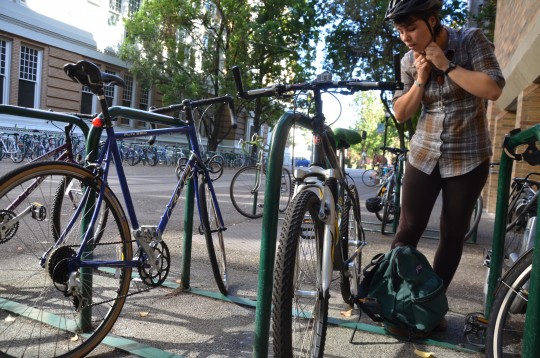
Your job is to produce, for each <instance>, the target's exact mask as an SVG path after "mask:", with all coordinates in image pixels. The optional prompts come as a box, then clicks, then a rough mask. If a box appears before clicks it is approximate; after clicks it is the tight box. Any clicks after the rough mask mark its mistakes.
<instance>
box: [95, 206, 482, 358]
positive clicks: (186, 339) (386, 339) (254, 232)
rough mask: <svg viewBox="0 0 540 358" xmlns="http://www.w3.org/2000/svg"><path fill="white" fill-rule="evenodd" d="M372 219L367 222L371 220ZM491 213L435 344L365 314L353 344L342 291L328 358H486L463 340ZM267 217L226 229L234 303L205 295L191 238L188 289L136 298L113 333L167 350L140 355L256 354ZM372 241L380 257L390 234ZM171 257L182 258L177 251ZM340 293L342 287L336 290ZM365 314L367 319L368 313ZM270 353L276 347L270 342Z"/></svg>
mask: <svg viewBox="0 0 540 358" xmlns="http://www.w3.org/2000/svg"><path fill="white" fill-rule="evenodd" d="M370 219H374V220H376V219H375V218H374V217H373V218H370V217H367V218H366V220H370ZM492 227H493V216H492V215H486V214H485V215H484V218H483V219H482V222H481V225H480V230H479V235H478V243H477V244H467V245H466V246H465V250H464V254H463V259H462V262H461V265H460V267H459V270H458V272H457V274H456V277H455V279H454V281H453V283H452V285H451V287H450V288H449V290H448V299H449V305H450V312H449V313H448V315H447V319H448V322H449V328H448V330H447V331H446V332H443V333H439V334H437V335H434V336H433V337H432V339H431V340H428V341H426V342H421V343H411V342H404V341H401V340H398V339H396V338H394V337H391V336H388V335H384V334H379V333H382V332H383V330H382V329H381V328H380V327H378V326H375V325H374V324H373V323H372V322H371V321H369V319H367V318H365V317H363V318H362V321H361V322H362V323H364V324H365V326H364V327H365V328H366V329H367V331H364V330H359V331H357V332H356V334H355V337H354V341H353V343H349V340H350V338H351V335H352V332H353V330H352V329H351V328H348V327H346V325H349V326H352V325H353V324H354V323H356V321H357V318H358V316H357V315H355V316H353V317H344V316H343V315H342V314H341V313H342V312H343V311H345V310H346V309H347V307H346V306H345V305H344V304H343V303H342V302H341V300H340V299H339V293H338V292H339V291H336V292H335V294H334V295H333V297H336V298H333V299H332V300H331V304H330V316H331V317H332V322H333V323H336V322H340V323H345V326H344V325H342V326H336V325H334V324H332V325H330V326H329V328H328V337H327V343H326V350H325V357H372V356H381V357H400V358H405V357H417V355H416V354H415V353H414V350H415V348H418V349H420V350H422V351H426V352H432V353H433V356H435V357H463V356H467V357H481V356H483V355H482V354H480V353H477V352H475V351H474V350H468V349H469V348H474V347H471V346H470V345H468V344H467V341H466V340H465V338H464V337H463V328H464V321H465V316H466V315H467V314H468V313H471V312H480V311H482V302H483V300H482V287H483V283H484V275H485V268H484V267H483V266H482V262H483V255H484V248H485V247H486V246H487V245H486V244H487V243H489V241H490V239H491V231H492ZM261 230H262V219H259V220H245V221H242V222H240V223H237V224H234V225H232V226H230V227H229V229H228V230H227V232H226V234H227V243H228V246H229V247H232V248H233V249H232V250H229V251H228V255H229V256H228V260H229V263H230V270H231V272H230V278H231V294H232V295H233V296H234V297H233V300H234V301H236V302H227V301H224V300H222V299H216V298H212V297H208V296H215V297H219V296H220V295H219V294H215V292H216V289H215V284H214V282H213V280H212V277H211V274H210V273H209V271H208V266H207V264H206V263H205V260H206V252H205V248H204V244H203V243H202V240H201V238H198V237H196V236H195V237H194V240H193V242H194V252H193V258H192V263H193V266H192V274H191V287H192V291H191V292H189V291H188V292H182V291H180V290H179V289H174V288H159V289H156V290H153V291H151V292H150V293H145V294H141V295H136V296H134V297H131V298H130V299H129V300H128V301H127V304H126V307H125V309H124V311H123V313H122V316H121V319H120V320H119V321H118V322H117V323H116V325H115V327H114V329H113V333H114V334H115V335H121V336H123V337H125V338H128V339H131V340H133V341H135V342H137V343H143V344H145V345H147V346H149V347H154V348H158V349H160V350H162V351H153V352H152V353H151V354H150V353H149V352H150V351H147V350H142V351H139V352H138V353H139V354H140V355H141V356H145V354H147V353H148V354H150V355H146V356H153V357H159V356H167V354H171V355H178V356H183V357H233V356H234V357H251V356H252V354H253V341H254V338H253V337H254V330H255V308H254V305H255V300H256V294H257V273H258V262H259V258H258V256H259V253H258V250H259V243H260V239H259V238H260V235H261ZM367 237H368V240H369V242H370V246H369V249H368V250H367V253H366V256H365V257H366V258H367V259H369V258H370V257H371V256H372V255H374V254H375V253H377V252H384V251H386V250H388V247H389V245H390V242H391V235H386V236H382V235H381V234H379V233H375V232H367ZM436 245H437V241H436V240H433V239H424V240H422V241H421V244H420V246H419V248H420V249H421V251H422V252H424V253H425V254H426V256H428V258H430V259H432V258H433V254H434V250H435V248H436ZM172 256H173V257H179V255H178V256H177V255H175V254H174V253H173V254H172ZM178 266H179V265H176V267H173V272H172V273H171V276H172V277H171V280H172V281H171V286H173V287H174V286H175V285H177V284H178V283H179V282H178V281H176V280H177V279H178V278H179V275H180V273H179V270H178ZM334 289H335V290H337V289H338V287H337V284H336V287H335V288H334ZM364 316H365V315H364ZM269 349H270V355H271V343H270V345H269ZM120 354H122V355H124V354H125V355H126V356H137V355H136V354H134V353H131V354H129V353H120V352H119V351H112V352H111V351H109V352H108V353H107V348H106V347H100V349H98V350H97V351H96V352H94V353H93V354H92V355H95V356H99V357H113V356H114V357H116V356H118V355H120Z"/></svg>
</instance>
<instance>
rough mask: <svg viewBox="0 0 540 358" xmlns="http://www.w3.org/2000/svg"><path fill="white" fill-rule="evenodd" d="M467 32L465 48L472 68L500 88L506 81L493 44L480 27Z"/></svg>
mask: <svg viewBox="0 0 540 358" xmlns="http://www.w3.org/2000/svg"><path fill="white" fill-rule="evenodd" d="M469 34H470V36H468V38H467V39H466V40H465V48H467V49H468V50H469V58H471V63H472V67H473V68H472V69H473V70H474V71H479V72H483V73H485V74H487V75H488V76H490V77H491V78H492V79H493V80H494V81H495V82H496V83H497V85H498V86H499V87H500V88H504V85H505V84H506V81H505V79H504V77H503V74H502V72H501V68H500V67H499V62H498V61H497V58H496V57H495V52H494V48H495V46H494V45H493V43H492V42H490V41H489V40H488V39H487V38H486V36H485V35H484V33H483V31H482V30H480V29H475V30H474V31H470V33H469Z"/></svg>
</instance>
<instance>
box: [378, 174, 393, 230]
mask: <svg viewBox="0 0 540 358" xmlns="http://www.w3.org/2000/svg"><path fill="white" fill-rule="evenodd" d="M395 196H396V192H395V191H394V183H393V182H391V183H390V185H388V190H387V191H386V193H385V194H384V197H383V214H382V218H381V234H385V233H386V225H390V224H392V223H393V222H394V213H395V206H396V205H395V199H396V198H395Z"/></svg>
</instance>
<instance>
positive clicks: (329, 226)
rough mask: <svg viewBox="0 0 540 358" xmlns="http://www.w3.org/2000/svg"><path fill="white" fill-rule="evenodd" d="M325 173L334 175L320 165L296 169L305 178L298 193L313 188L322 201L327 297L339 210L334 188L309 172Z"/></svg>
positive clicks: (323, 283)
mask: <svg viewBox="0 0 540 358" xmlns="http://www.w3.org/2000/svg"><path fill="white" fill-rule="evenodd" d="M313 173H315V174H324V175H325V177H326V178H328V177H332V173H330V174H328V171H326V170H325V169H322V168H318V167H311V168H305V169H304V168H302V169H300V170H298V169H297V170H296V171H295V176H296V178H299V179H303V184H301V185H300V186H298V188H297V190H296V191H295V192H296V193H298V192H300V191H301V190H312V191H313V192H314V193H316V194H317V195H318V196H319V198H320V201H321V206H320V208H319V213H318V218H319V220H321V221H322V222H323V223H324V236H323V240H322V247H321V248H320V249H319V250H318V252H321V262H320V265H321V266H320V267H321V271H320V278H319V279H320V283H321V291H322V292H321V294H322V296H323V297H324V298H325V299H327V298H329V295H330V283H331V282H332V274H333V270H334V265H333V249H334V247H335V245H334V243H335V240H337V239H338V231H339V230H338V228H337V212H336V205H335V201H334V195H333V194H332V189H331V188H330V187H329V186H328V185H326V183H324V182H322V181H321V180H320V179H318V178H316V177H314V176H309V174H313Z"/></svg>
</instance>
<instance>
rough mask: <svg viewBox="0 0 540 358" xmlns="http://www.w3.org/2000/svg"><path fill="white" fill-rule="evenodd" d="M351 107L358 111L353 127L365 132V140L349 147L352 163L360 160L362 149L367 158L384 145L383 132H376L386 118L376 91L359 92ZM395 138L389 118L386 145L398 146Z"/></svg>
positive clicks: (396, 135)
mask: <svg viewBox="0 0 540 358" xmlns="http://www.w3.org/2000/svg"><path fill="white" fill-rule="evenodd" d="M353 107H354V109H355V112H356V113H358V117H357V119H356V121H355V124H354V128H355V129H357V130H358V132H361V131H366V132H367V137H366V140H365V142H363V143H361V144H357V145H355V146H353V147H352V148H351V149H349V157H350V158H351V160H352V162H353V163H354V162H358V161H359V160H360V158H361V153H362V151H365V152H366V153H367V156H368V158H372V157H373V155H374V154H375V153H377V152H380V150H379V148H380V147H381V146H383V145H384V134H383V133H378V131H377V129H378V128H379V127H380V126H381V125H384V124H385V122H386V118H385V110H384V107H383V105H382V103H381V98H380V96H379V93H378V92H375V91H370V92H360V93H359V95H358V96H356V98H355V99H354V102H353ZM397 138H398V132H397V129H396V127H395V126H394V125H393V123H392V119H391V118H389V119H388V132H387V143H386V145H387V146H393V147H396V146H397V147H399V146H400V144H399V141H398V139H397Z"/></svg>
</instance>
